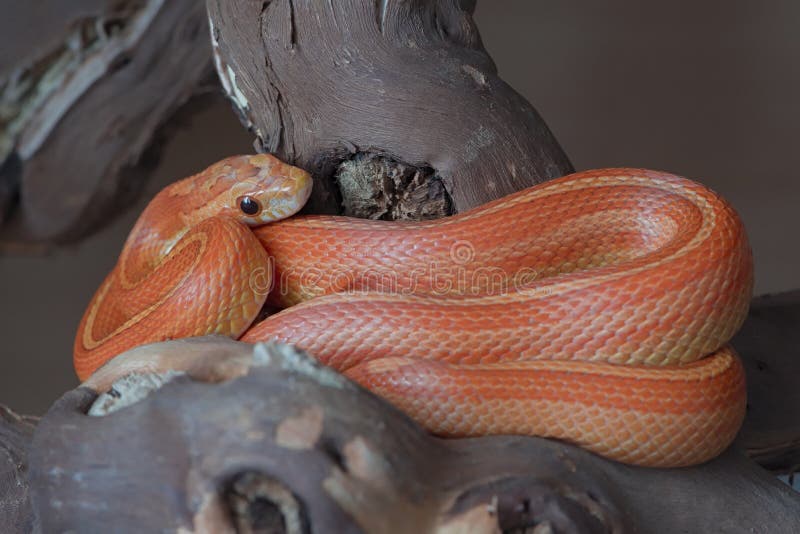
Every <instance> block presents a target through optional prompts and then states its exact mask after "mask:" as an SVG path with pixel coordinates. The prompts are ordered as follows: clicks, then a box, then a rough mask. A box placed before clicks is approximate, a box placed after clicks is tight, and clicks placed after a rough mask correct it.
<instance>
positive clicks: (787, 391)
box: [733, 291, 800, 473]
mask: <svg viewBox="0 0 800 534" xmlns="http://www.w3.org/2000/svg"><path fill="white" fill-rule="evenodd" d="M733 345H734V347H736V349H737V350H738V351H739V353H740V354H741V355H742V358H743V360H744V362H745V367H746V369H747V396H748V402H747V417H746V419H745V424H744V427H743V428H742V432H741V434H740V435H741V443H742V445H743V446H744V447H745V448H746V449H747V453H748V455H749V456H750V457H751V458H753V459H754V460H755V461H756V462H758V463H759V464H761V465H763V466H764V467H766V468H767V469H771V470H773V471H775V472H778V473H788V472H792V471H797V470H798V469H800V388H798V383H800V291H792V292H788V293H781V294H779V295H773V296H764V297H760V298H757V299H755V300H754V301H753V303H752V305H751V307H750V313H749V315H748V317H747V321H745V323H744V325H743V326H742V329H741V330H740V331H739V333H738V334H737V335H736V337H735V338H734V339H733Z"/></svg>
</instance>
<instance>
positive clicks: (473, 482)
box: [30, 338, 800, 533]
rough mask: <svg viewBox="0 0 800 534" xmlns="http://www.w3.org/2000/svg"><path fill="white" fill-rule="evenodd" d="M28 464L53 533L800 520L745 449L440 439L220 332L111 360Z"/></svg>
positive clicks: (329, 377)
mask: <svg viewBox="0 0 800 534" xmlns="http://www.w3.org/2000/svg"><path fill="white" fill-rule="evenodd" d="M131 372H135V373H146V374H144V375H142V376H138V377H133V378H131V376H130V374H129V373H131ZM109 388H110V393H106V394H104V395H101V396H100V397H99V398H97V397H96V394H95V392H94V391H93V390H94V389H97V390H99V391H109ZM87 411H88V412H89V413H90V414H93V415H87V414H86V412H87ZM85 436H92V439H86V437H85ZM75 443H81V446H80V447H76V446H74V444H75ZM30 456H31V462H32V467H31V483H32V488H33V497H34V499H33V506H34V510H35V512H36V514H37V519H38V520H39V521H40V522H41V526H42V528H43V530H44V531H46V532H49V531H66V530H71V529H83V530H90V531H91V530H97V529H102V528H103V527H104V526H107V525H109V524H114V525H115V531H118V532H125V531H131V532H134V531H142V530H145V531H149V530H158V529H164V528H167V529H180V528H184V529H188V530H194V531H207V532H225V531H232V530H233V529H234V528H240V529H242V531H245V532H249V531H252V530H248V529H255V528H256V526H257V525H263V524H271V525H277V526H278V527H279V529H278V530H277V531H278V532H312V531H336V532H358V531H364V532H463V531H465V529H466V528H467V527H468V526H469V527H470V528H471V529H472V530H470V532H476V533H481V532H486V533H489V532H496V531H497V529H498V528H499V529H503V531H522V529H526V528H534V527H538V528H540V529H543V530H546V529H548V528H549V529H550V530H549V531H552V532H709V531H723V532H750V531H751V530H750V529H754V530H753V531H757V532H758V531H763V532H788V531H791V529H792V527H793V526H797V525H800V523H798V521H799V520H800V496H799V495H798V494H796V493H794V492H793V491H792V490H791V489H790V488H788V487H787V486H785V485H784V484H782V483H781V482H779V481H778V480H777V479H776V478H775V477H774V476H771V475H770V474H769V473H767V472H766V471H764V470H763V469H761V468H759V467H758V466H756V465H755V464H754V463H752V462H751V461H749V460H748V459H747V458H745V456H744V455H743V454H742V453H741V451H740V450H739V449H738V448H737V447H734V448H732V449H731V450H729V451H728V452H726V453H725V454H724V455H723V456H722V457H720V458H718V459H716V460H714V461H712V462H710V463H708V464H705V465H703V466H699V467H694V468H687V469H646V468H635V467H630V466H624V465H622V464H618V463H615V462H612V461H608V460H604V459H602V458H600V457H597V456H594V455H592V454H591V453H588V452H586V451H583V450H581V449H578V448H576V447H573V446H570V445H567V444H562V443H558V442H554V441H548V440H543V439H536V438H515V437H493V438H480V439H468V440H441V439H438V438H435V437H432V436H430V435H429V434H427V433H425V432H424V431H423V430H422V429H420V428H419V427H417V426H416V425H415V424H414V423H412V422H411V421H410V420H408V419H407V418H406V417H405V416H404V415H403V414H401V413H400V412H398V411H397V410H395V409H394V408H392V407H391V406H389V405H388V404H386V403H385V402H383V401H382V400H380V399H378V398H376V397H374V396H373V395H371V394H370V393H369V392H367V391H366V390H363V389H361V388H360V387H358V386H357V385H355V384H354V383H351V382H349V381H348V380H347V379H345V378H344V377H342V376H340V375H338V374H336V373H335V372H333V371H331V370H329V369H327V368H324V367H322V366H320V365H319V364H317V363H316V362H315V361H314V360H313V359H311V358H309V357H307V356H305V355H304V354H303V353H299V352H296V351H295V350H294V349H291V348H289V347H287V346H283V345H258V346H256V347H255V348H254V347H253V346H251V345H247V344H242V343H237V342H232V341H229V340H226V339H221V338H198V339H193V340H185V341H176V342H168V343H161V344H155V345H150V346H146V347H142V348H139V349H134V350H133V351H130V352H129V353H126V354H125V355H123V356H121V357H119V358H117V359H115V360H114V361H112V362H111V364H110V365H109V366H107V367H105V368H103V369H102V370H101V371H100V372H99V373H98V374H97V375H95V376H94V377H93V378H92V379H91V380H90V381H89V382H87V383H86V384H85V385H84V387H82V388H79V389H77V390H75V391H73V392H70V393H68V394H67V395H65V396H64V397H63V398H62V399H61V400H60V401H58V402H57V403H56V404H55V405H54V406H53V408H52V409H51V410H50V412H49V413H48V414H47V415H46V416H45V417H44V419H43V420H42V422H41V423H40V425H39V427H38V428H37V430H36V435H35V438H34V441H33V446H32V448H31V452H30Z"/></svg>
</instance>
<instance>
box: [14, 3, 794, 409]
mask: <svg viewBox="0 0 800 534" xmlns="http://www.w3.org/2000/svg"><path fill="white" fill-rule="evenodd" d="M476 19H477V22H478V26H479V28H480V30H481V33H482V36H483V40H484V43H485V45H486V48H487V49H488V50H489V53H490V54H491V55H492V57H493V58H494V60H495V61H496V63H497V66H498V69H499V71H500V75H501V76H502V77H503V78H504V79H505V80H506V81H507V82H508V83H510V84H511V85H512V86H513V87H514V88H515V89H516V90H517V91H519V92H520V93H522V94H523V95H524V96H525V97H526V98H527V99H528V100H529V101H530V102H531V103H533V105H534V106H535V107H536V108H537V109H538V110H539V112H540V113H541V115H542V116H543V117H544V119H545V121H546V122H547V123H548V125H549V126H550V128H551V129H552V130H553V132H554V133H555V135H556V137H557V139H559V141H560V142H561V144H562V146H563V147H564V149H565V150H566V152H567V154H568V155H569V156H570V158H571V159H572V162H573V164H574V165H575V167H576V169H578V170H581V169H588V168H596V167H605V166H641V167H649V168H654V169H660V170H666V171H671V172H674V173H677V174H681V175H684V176H688V177H690V178H694V179H696V180H698V181H700V182H702V183H705V184H706V185H708V186H710V187H712V188H713V189H715V190H716V191H717V192H719V193H721V194H722V195H723V196H724V197H726V198H727V199H728V200H729V201H730V202H732V203H733V205H734V206H735V207H736V208H737V209H738V211H739V213H740V214H741V215H742V217H743V219H744V221H745V224H746V226H747V228H748V232H749V235H750V239H751V242H752V246H753V250H754V254H755V258H756V293H757V294H762V293H768V292H780V291H784V290H789V289H795V288H798V287H800V247H798V242H799V241H800V240H799V239H798V237H797V233H798V232H799V231H800V187H799V186H798V185H797V179H798V177H797V175H796V172H797V171H796V169H798V168H800V148H798V146H797V143H798V141H800V135H798V134H800V131H799V130H798V128H799V127H798V124H800V99H799V98H798V95H800V69H798V68H797V65H798V57H799V56H800V32H798V31H797V28H798V23H799V22H800V3H798V2H793V1H790V0H782V1H767V2H752V1H747V0H735V1H726V2H723V1H706V2H689V1H683V0H681V1H675V2H646V3H640V2H634V1H622V0H614V1H610V2H602V3H600V2H593V1H589V0H580V1H578V0H561V1H559V2H544V1H531V0H483V1H479V3H478V9H477V16H476ZM2 46H3V43H2V37H1V36H0V47H2ZM245 152H252V138H251V136H250V135H249V134H248V133H247V132H246V131H245V130H244V128H242V127H241V126H240V124H239V122H238V120H237V118H236V116H235V114H234V113H233V111H232V110H231V108H230V106H229V105H228V104H227V103H219V104H215V105H213V106H211V107H208V108H206V109H204V110H202V111H201V112H199V113H196V114H194V115H192V116H191V118H190V119H188V120H184V121H183V122H182V124H181V125H180V128H179V129H178V130H176V133H175V134H174V135H172V136H171V137H170V138H169V141H168V142H167V143H166V146H165V147H164V151H163V156H162V159H161V163H160V165H159V167H158V168H157V170H156V171H155V172H154V173H153V175H152V177H151V179H150V181H149V182H148V185H147V188H146V192H145V194H144V195H143V196H142V198H141V199H140V201H138V202H137V203H135V204H134V205H131V206H130V207H129V209H127V210H126V211H125V212H124V213H123V214H122V215H121V216H120V217H119V218H118V219H116V220H115V222H114V223H113V224H112V225H110V226H108V227H107V228H105V229H104V230H103V231H101V232H100V233H98V234H96V235H94V236H92V237H90V238H89V239H87V240H85V241H84V242H81V243H79V244H77V245H74V246H70V247H68V248H63V249H59V250H58V251H56V252H55V253H52V254H49V255H47V256H44V257H41V256H39V257H11V256H5V257H1V258H0V284H2V300H0V317H2V323H0V324H2V326H1V327H0V335H2V338H3V352H2V358H0V403H2V404H6V405H8V406H10V407H11V408H13V409H14V410H16V411H18V412H22V413H30V414H41V413H43V412H44V411H45V410H46V409H47V407H48V406H49V405H50V404H51V403H52V402H53V401H54V400H55V399H56V398H57V397H58V396H59V395H61V394H62V393H63V392H64V391H66V390H67V389H70V388H72V387H74V386H75V385H76V384H77V379H76V378H75V377H74V374H73V370H72V343H73V337H74V333H75V328H76V327H77V324H78V321H79V320H80V318H81V315H82V313H83V311H84V309H85V307H86V305H87V303H88V301H89V299H90V297H91V295H92V293H93V292H94V290H95V289H96V288H97V286H98V285H99V284H100V282H101V281H102V279H103V277H104V276H105V274H106V273H107V272H108V271H109V269H110V268H111V267H112V266H113V264H114V262H115V261H116V257H117V254H118V253H119V250H120V247H121V245H122V242H123V241H124V239H125V237H126V235H127V233H128V231H129V230H130V228H131V226H132V225H133V222H134V221H135V219H136V217H137V215H138V213H139V212H140V211H141V209H142V208H143V206H144V205H145V204H146V202H147V200H148V199H149V198H150V197H151V196H152V195H153V194H155V192H157V191H158V190H159V189H160V188H161V187H163V186H164V185H165V184H167V183H169V182H171V181H174V180H176V179H178V178H181V177H184V176H186V175H189V174H192V173H194V172H197V171H199V170H201V169H202V168H204V167H205V166H207V165H208V164H210V163H212V162H214V161H216V160H219V159H221V158H223V157H225V156H228V155H231V154H235V153H245Z"/></svg>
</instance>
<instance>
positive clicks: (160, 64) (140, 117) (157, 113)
mask: <svg viewBox="0 0 800 534" xmlns="http://www.w3.org/2000/svg"><path fill="white" fill-rule="evenodd" d="M46 4H48V5H47V6H42V2H15V3H14V5H13V6H8V7H6V8H5V9H4V16H3V17H2V18H0V30H2V35H3V42H4V45H5V44H8V45H9V46H7V47H6V46H3V48H2V50H0V102H2V103H3V110H2V111H0V219H7V218H9V217H10V220H8V221H7V224H6V225H5V226H4V228H3V233H2V241H3V242H9V243H12V244H14V243H20V242H23V243H24V242H31V241H35V242H45V243H46V242H65V241H70V240H74V239H78V238H80V237H83V236H85V235H86V234H88V233H90V232H92V231H96V230H97V229H99V228H101V227H102V226H103V225H104V224H107V222H108V221H109V220H111V219H113V215H114V214H115V213H118V212H119V211H121V209H122V208H124V206H125V205H127V204H128V203H129V201H130V200H131V199H132V198H133V196H134V195H135V194H136V193H138V191H139V190H140V189H141V186H142V184H143V183H144V179H145V177H146V175H147V171H148V170H150V169H151V167H152V164H153V162H154V161H155V160H156V159H157V157H158V148H159V145H160V143H159V142H158V141H159V139H160V137H159V136H160V135H162V134H163V133H164V132H163V130H162V127H163V126H164V124H165V123H167V120H168V119H169V118H170V117H172V116H173V114H174V113H175V112H176V110H178V109H179V108H180V107H181V106H182V105H183V104H185V103H186V102H187V101H188V100H189V99H190V97H192V96H193V95H197V94H202V93H204V92H208V90H209V87H215V86H216V82H212V81H211V76H212V73H213V68H212V67H211V48H210V45H209V38H208V23H207V19H206V13H205V9H204V6H203V4H202V2H198V1H195V0H170V1H168V2H167V1H165V0H146V1H138V0H122V1H119V0H79V1H76V2H58V1H50V2H46ZM165 50H169V53H164V51H165ZM198 105H202V104H198ZM148 149H149V150H148ZM137 165H138V166H137ZM65 169H66V172H65Z"/></svg>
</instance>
